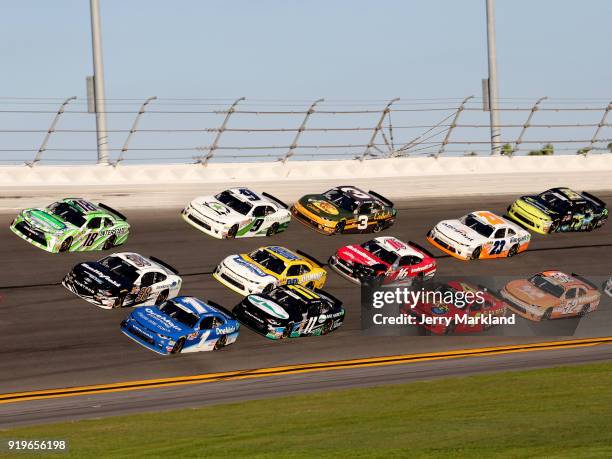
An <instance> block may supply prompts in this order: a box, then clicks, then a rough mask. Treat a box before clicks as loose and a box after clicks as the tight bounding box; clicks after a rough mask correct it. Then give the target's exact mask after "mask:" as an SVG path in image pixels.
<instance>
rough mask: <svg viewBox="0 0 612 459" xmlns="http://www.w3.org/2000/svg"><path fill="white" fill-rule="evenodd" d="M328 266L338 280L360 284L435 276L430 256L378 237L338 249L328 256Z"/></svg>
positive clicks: (412, 245) (420, 249)
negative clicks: (341, 278)
mask: <svg viewBox="0 0 612 459" xmlns="http://www.w3.org/2000/svg"><path fill="white" fill-rule="evenodd" d="M328 264H329V266H330V267H331V268H332V269H333V270H334V271H336V272H337V273H338V274H340V275H341V276H342V277H344V278H346V279H348V280H350V281H351V282H355V283H356V284H361V283H362V282H363V281H364V280H365V279H377V280H381V281H382V282H383V283H392V282H401V281H409V280H410V279H412V278H414V277H418V278H421V279H428V278H430V277H432V276H433V275H434V274H435V272H436V260H435V259H434V257H433V255H432V254H431V253H429V252H428V251H427V250H426V249H424V248H423V247H421V246H419V245H418V244H416V243H414V242H412V241H410V242H408V243H405V242H402V241H400V240H399V239H397V238H394V237H391V236H381V237H377V238H374V239H372V240H371V241H368V242H364V243H363V244H361V245H357V244H352V245H347V246H346V247H342V248H341V249H340V250H338V251H337V252H336V254H335V255H332V256H331V257H330V259H329V262H328Z"/></svg>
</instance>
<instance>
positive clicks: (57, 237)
mask: <svg viewBox="0 0 612 459" xmlns="http://www.w3.org/2000/svg"><path fill="white" fill-rule="evenodd" d="M10 228H11V231H12V232H13V233H15V234H16V235H17V236H19V237H20V238H22V239H25V240H26V241H28V242H29V243H30V244H32V245H34V246H36V247H38V248H41V249H43V250H46V251H47V252H53V253H57V252H80V251H89V250H108V249H111V248H112V247H115V246H118V245H121V244H123V243H124V242H125V241H126V240H127V238H128V234H129V232H130V225H129V224H128V223H127V219H126V218H125V216H123V215H121V214H120V213H119V212H117V211H116V210H114V209H111V208H110V207H108V206H106V205H104V204H102V203H100V204H98V205H95V204H93V203H91V202H89V201H86V200H85V199H82V198H66V199H62V200H61V201H57V202H54V203H53V204H51V205H50V206H48V207H46V208H40V209H38V208H33V209H25V210H22V211H21V212H20V213H19V215H17V217H16V218H15V219H14V220H13V223H12V224H11V227H10Z"/></svg>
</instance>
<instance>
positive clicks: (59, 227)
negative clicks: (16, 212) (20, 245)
mask: <svg viewBox="0 0 612 459" xmlns="http://www.w3.org/2000/svg"><path fill="white" fill-rule="evenodd" d="M21 216H22V217H23V219H24V220H25V221H26V222H28V223H29V224H30V226H32V227H33V228H36V229H38V230H40V231H43V232H45V233H50V234H58V233H63V232H65V231H67V230H70V229H74V228H76V227H75V226H74V225H72V224H70V223H68V222H66V221H64V220H62V219H61V218H60V217H58V216H56V215H53V214H51V213H49V212H47V211H46V210H44V209H28V210H24V211H23V212H22V213H21Z"/></svg>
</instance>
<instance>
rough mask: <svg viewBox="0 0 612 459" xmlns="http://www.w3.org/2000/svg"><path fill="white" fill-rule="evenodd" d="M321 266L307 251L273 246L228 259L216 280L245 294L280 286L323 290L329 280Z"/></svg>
mask: <svg viewBox="0 0 612 459" xmlns="http://www.w3.org/2000/svg"><path fill="white" fill-rule="evenodd" d="M321 265H322V263H320V262H319V261H317V260H316V259H315V258H313V257H311V256H310V255H307V254H305V253H304V252H301V251H299V250H296V251H295V252H293V251H291V250H289V249H286V248H284V247H279V246H276V245H272V246H267V247H260V248H259V249H257V250H255V251H253V252H251V253H249V254H246V253H242V254H239V255H230V256H229V257H226V258H225V259H224V260H223V261H222V262H221V263H219V266H217V268H216V269H215V272H214V273H213V277H214V278H215V279H217V280H218V281H219V282H221V283H222V284H223V285H225V286H226V287H228V288H231V289H232V290H234V291H235V292H238V293H240V294H242V295H250V294H251V293H267V292H269V291H271V290H272V289H273V288H275V287H278V286H279V285H293V284H300V285H303V286H305V287H308V288H310V289H313V288H317V289H320V288H323V286H324V285H325V280H326V279H327V272H326V271H325V270H324V269H323V268H322V267H321Z"/></svg>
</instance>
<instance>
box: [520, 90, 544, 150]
mask: <svg viewBox="0 0 612 459" xmlns="http://www.w3.org/2000/svg"><path fill="white" fill-rule="evenodd" d="M546 99H548V97H547V96H544V97H540V98H539V99H538V100H537V101H536V103H535V104H533V107H531V111H530V112H529V116H527V120H526V121H525V124H523V128H522V129H521V133H520V134H519V136H518V139H516V142H514V148H513V149H512V154H514V153H516V152H517V151H518V150H519V147H520V145H521V143H523V136H524V135H525V132H527V129H528V128H529V126H531V119H532V118H533V115H534V114H535V112H537V111H538V108H539V105H540V102H542V101H543V100H546Z"/></svg>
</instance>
